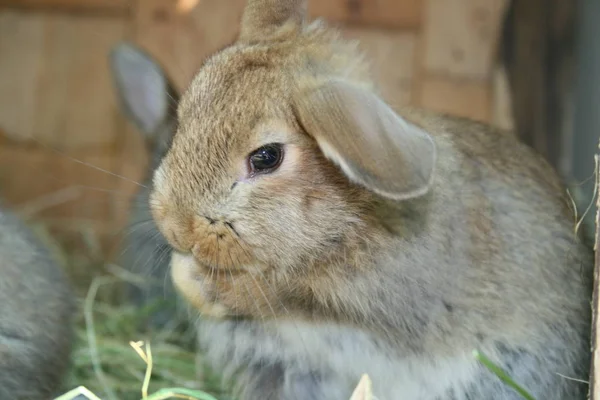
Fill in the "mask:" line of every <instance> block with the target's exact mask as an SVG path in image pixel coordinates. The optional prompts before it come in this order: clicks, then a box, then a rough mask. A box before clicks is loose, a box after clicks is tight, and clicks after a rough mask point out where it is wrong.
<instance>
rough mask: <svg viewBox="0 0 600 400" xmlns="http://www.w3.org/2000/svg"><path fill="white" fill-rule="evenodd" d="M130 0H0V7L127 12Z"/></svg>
mask: <svg viewBox="0 0 600 400" xmlns="http://www.w3.org/2000/svg"><path fill="white" fill-rule="evenodd" d="M131 3H132V0H0V8H2V7H6V8H20V9H26V10H36V11H37V10H40V11H60V12H86V11H87V12H102V13H111V14H123V15H125V14H127V13H129V9H130V7H131Z"/></svg>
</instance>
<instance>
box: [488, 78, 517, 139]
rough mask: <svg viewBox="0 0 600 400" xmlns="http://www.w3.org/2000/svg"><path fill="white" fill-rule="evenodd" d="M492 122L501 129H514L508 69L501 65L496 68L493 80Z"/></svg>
mask: <svg viewBox="0 0 600 400" xmlns="http://www.w3.org/2000/svg"><path fill="white" fill-rule="evenodd" d="M491 122H492V124H494V126H497V127H499V128H501V129H505V130H511V131H512V130H513V129H514V118H513V116H512V102H511V97H510V88H509V86H508V79H507V77H506V71H505V70H504V69H503V68H501V67H496V68H495V69H494V76H493V81H492V118H491Z"/></svg>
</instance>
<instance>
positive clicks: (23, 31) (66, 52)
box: [0, 10, 126, 149]
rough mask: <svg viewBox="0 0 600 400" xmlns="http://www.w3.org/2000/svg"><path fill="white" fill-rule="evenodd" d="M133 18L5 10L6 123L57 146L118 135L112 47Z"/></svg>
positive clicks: (2, 75) (2, 107) (0, 107)
mask: <svg viewBox="0 0 600 400" xmlns="http://www.w3.org/2000/svg"><path fill="white" fill-rule="evenodd" d="M125 29H126V20H124V19H119V18H105V17H93V16H92V17H87V16H86V17H75V16H72V15H61V14H51V15H46V14H38V13H33V14H27V13H19V12H15V11H6V10H5V11H2V12H0V57H1V58H2V62H1V63H0V93H3V94H5V95H4V96H2V97H0V125H1V126H2V128H3V129H4V130H5V131H6V132H7V133H8V134H9V135H10V136H11V137H13V138H20V139H22V140H28V139H32V138H35V139H36V140H38V141H40V142H42V143H44V144H46V145H49V146H53V147H56V148H61V149H67V148H81V147H86V146H98V145H109V144H111V143H112V142H113V141H114V139H115V137H116V136H117V135H118V132H117V131H118V129H117V122H118V118H119V117H120V116H119V115H118V111H117V110H116V105H115V104H116V98H115V96H114V93H113V88H112V84H111V81H110V76H109V73H108V65H107V60H106V57H107V53H108V51H109V50H110V48H111V46H112V45H113V44H114V43H115V42H116V41H118V40H120V39H122V38H123V36H124V33H125Z"/></svg>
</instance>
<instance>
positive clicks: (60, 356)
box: [0, 206, 75, 400]
mask: <svg viewBox="0 0 600 400" xmlns="http://www.w3.org/2000/svg"><path fill="white" fill-rule="evenodd" d="M74 312H75V295H74V293H73V292H72V291H71V287H70V284H69V282H68V279H67V277H66V275H65V274H64V272H63V270H62V269H61V268H60V266H59V265H58V263H57V262H56V261H55V260H54V259H53V257H52V255H51V253H50V251H49V249H48V248H47V247H45V246H44V244H43V243H42V242H41V241H40V240H39V239H38V238H37V237H36V236H35V234H34V233H33V232H32V231H31V229H30V228H29V227H28V226H26V225H25V223H24V222H23V221H22V220H21V219H20V218H19V217H17V216H16V215H15V214H13V213H12V212H10V211H8V210H7V209H6V208H2V207H1V206H0V399H1V400H9V399H10V400H17V399H18V400H45V399H51V398H53V396H54V395H56V394H57V393H56V392H57V390H59V389H60V384H61V381H62V378H63V376H64V374H65V373H66V370H67V368H68V366H69V359H70V354H71V348H72V342H73V323H74V319H73V318H74Z"/></svg>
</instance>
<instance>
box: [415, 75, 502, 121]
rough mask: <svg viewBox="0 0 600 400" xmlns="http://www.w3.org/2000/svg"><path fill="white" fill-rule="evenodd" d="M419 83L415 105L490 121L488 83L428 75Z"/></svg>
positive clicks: (489, 91) (489, 88) (489, 90)
mask: <svg viewBox="0 0 600 400" xmlns="http://www.w3.org/2000/svg"><path fill="white" fill-rule="evenodd" d="M418 84H419V91H418V98H416V99H415V104H416V105H418V106H420V107H423V108H427V109H430V110H433V111H437V112H443V113H448V114H452V115H457V116H461V117H467V118H471V119H475V120H478V121H483V122H490V120H491V87H490V84H489V83H487V82H481V81H468V80H460V79H453V78H449V77H443V76H436V75H427V76H424V77H423V79H422V81H421V82H419V83H418Z"/></svg>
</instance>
